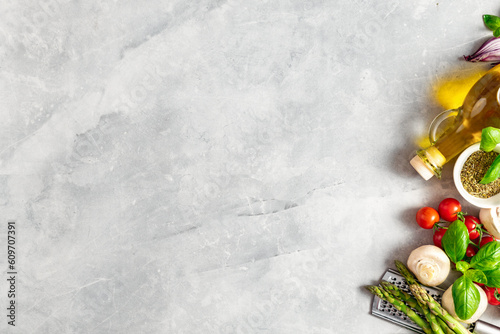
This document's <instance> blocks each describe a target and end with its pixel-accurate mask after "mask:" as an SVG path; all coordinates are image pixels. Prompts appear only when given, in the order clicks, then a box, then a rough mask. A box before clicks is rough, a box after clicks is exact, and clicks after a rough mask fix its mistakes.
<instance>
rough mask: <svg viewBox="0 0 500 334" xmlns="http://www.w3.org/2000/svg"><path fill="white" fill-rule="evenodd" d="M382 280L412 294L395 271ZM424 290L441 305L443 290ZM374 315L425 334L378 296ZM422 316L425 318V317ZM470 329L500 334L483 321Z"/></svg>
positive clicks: (482, 332)
mask: <svg viewBox="0 0 500 334" xmlns="http://www.w3.org/2000/svg"><path fill="white" fill-rule="evenodd" d="M382 280H383V281H386V282H390V283H392V284H394V285H396V286H397V287H398V288H400V289H401V290H403V291H406V292H408V293H410V289H409V287H408V284H407V283H406V280H405V279H404V277H403V276H401V274H400V273H399V272H397V271H395V270H393V269H387V271H386V272H385V274H384V276H383V277H382ZM424 288H425V289H426V290H427V292H428V293H429V294H430V295H431V296H432V297H433V298H434V299H435V300H436V301H438V302H439V303H441V296H442V295H443V293H444V290H443V289H441V288H438V287H428V286H424ZM372 314H373V315H374V316H376V317H379V318H382V319H385V320H388V321H390V322H393V323H395V324H397V325H400V326H402V327H405V328H407V329H409V330H411V331H413V332H415V333H424V331H423V330H422V329H421V328H420V327H419V326H418V325H417V324H416V323H414V322H413V321H412V320H411V319H409V318H408V317H407V316H406V315H405V314H404V313H403V312H400V311H398V310H396V309H395V308H394V306H392V304H391V303H389V302H386V301H385V300H382V299H380V298H378V297H377V296H374V299H373V303H372ZM419 315H421V314H419ZM421 316H422V317H423V315H421ZM468 329H469V331H470V332H471V333H476V334H500V328H499V327H497V326H495V325H493V324H490V323H487V322H484V321H481V320H479V321H477V322H476V323H474V324H472V325H470V326H469V328H468Z"/></svg>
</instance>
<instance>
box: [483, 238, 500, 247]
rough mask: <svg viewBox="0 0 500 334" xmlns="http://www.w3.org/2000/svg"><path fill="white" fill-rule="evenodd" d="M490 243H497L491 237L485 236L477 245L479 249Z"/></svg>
mask: <svg viewBox="0 0 500 334" xmlns="http://www.w3.org/2000/svg"><path fill="white" fill-rule="evenodd" d="M492 241H497V239H495V238H493V237H492V236H491V235H485V236H484V237H483V238H482V239H481V242H480V243H479V247H483V246H484V245H486V244H487V243H488V242H492Z"/></svg>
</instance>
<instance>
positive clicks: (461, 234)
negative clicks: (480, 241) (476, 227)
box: [441, 220, 469, 263]
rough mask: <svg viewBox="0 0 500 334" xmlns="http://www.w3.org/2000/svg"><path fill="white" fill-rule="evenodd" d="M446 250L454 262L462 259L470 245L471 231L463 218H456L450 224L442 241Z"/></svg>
mask: <svg viewBox="0 0 500 334" xmlns="http://www.w3.org/2000/svg"><path fill="white" fill-rule="evenodd" d="M441 244H442V245H443V248H444V251H445V252H446V254H447V255H448V257H449V258H450V259H451V261H452V262H454V263H457V262H458V261H460V260H462V259H463V258H464V256H465V252H466V251H467V246H468V245H469V232H468V231H467V226H465V224H464V222H463V221H461V220H455V221H454V222H453V223H451V224H450V226H449V227H448V229H447V230H446V233H445V234H444V235H443V239H442V241H441Z"/></svg>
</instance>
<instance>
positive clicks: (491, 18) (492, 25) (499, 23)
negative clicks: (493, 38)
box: [483, 15, 500, 30]
mask: <svg viewBox="0 0 500 334" xmlns="http://www.w3.org/2000/svg"><path fill="white" fill-rule="evenodd" d="M483 22H484V25H485V26H487V27H488V29H490V30H495V29H497V28H498V27H500V17H498V16H495V15H483Z"/></svg>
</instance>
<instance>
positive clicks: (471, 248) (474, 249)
mask: <svg viewBox="0 0 500 334" xmlns="http://www.w3.org/2000/svg"><path fill="white" fill-rule="evenodd" d="M476 253H477V247H476V246H472V245H469V246H467V250H466V251H465V256H467V257H473V256H474V255H476Z"/></svg>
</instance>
